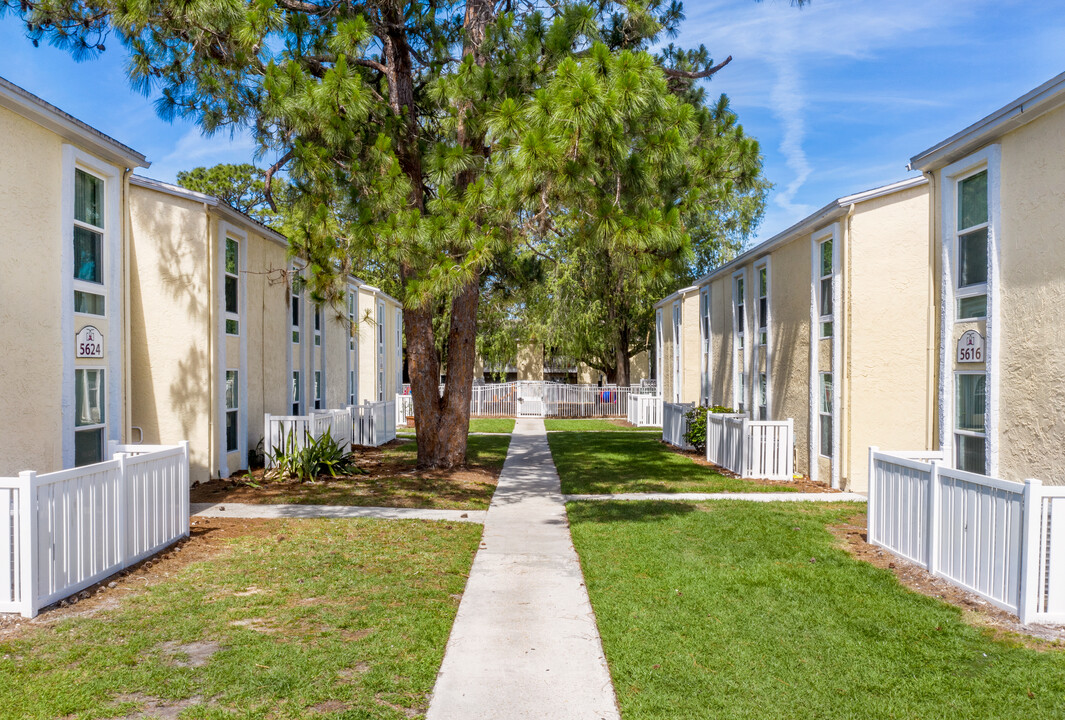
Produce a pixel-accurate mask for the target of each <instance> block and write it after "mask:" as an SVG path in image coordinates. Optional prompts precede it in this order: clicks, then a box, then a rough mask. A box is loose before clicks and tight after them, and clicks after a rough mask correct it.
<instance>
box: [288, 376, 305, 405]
mask: <svg viewBox="0 0 1065 720" xmlns="http://www.w3.org/2000/svg"><path fill="white" fill-rule="evenodd" d="M302 382H303V375H302V373H300V371H299V370H293V371H292V393H291V394H290V397H289V401H290V402H289V405H290V406H291V408H292V414H293V415H302V414H303V412H302V410H303V393H302V392H300V389H301V388H300V384H301V383H302Z"/></svg>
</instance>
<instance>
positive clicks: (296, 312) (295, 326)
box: [292, 292, 300, 343]
mask: <svg viewBox="0 0 1065 720" xmlns="http://www.w3.org/2000/svg"><path fill="white" fill-rule="evenodd" d="M299 341H300V296H299V295H297V294H296V293H295V292H293V293H292V342H294V343H298V342H299Z"/></svg>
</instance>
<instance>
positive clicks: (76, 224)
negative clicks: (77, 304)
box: [69, 159, 113, 318]
mask: <svg viewBox="0 0 1065 720" xmlns="http://www.w3.org/2000/svg"><path fill="white" fill-rule="evenodd" d="M78 171H81V172H83V173H85V174H86V175H89V176H91V177H94V178H96V179H97V180H99V181H101V182H102V183H103V193H102V194H101V198H100V204H101V205H102V207H101V209H100V211H101V214H102V215H103V218H104V224H103V225H92V224H90V223H87V222H84V221H82V220H78V219H77V218H76V217H74V211H73V210H72V211H71V215H70V223H71V226H70V233H69V236H70V238H69V242H70V247H71V252H73V248H74V230H75V228H82V229H84V230H88V231H89V232H93V233H97V234H98V235H99V236H100V257H99V258H98V260H99V273H100V281H99V282H93V281H91V280H81V279H80V278H78V277H75V276H74V275H73V272H74V271H75V269H76V267H77V258H76V257H75V258H74V268H72V274H71V279H72V282H73V287H74V292H76V293H78V292H80V293H86V294H89V295H97V296H100V297H102V298H103V299H104V311H103V314H99V313H90V312H83V311H78V310H75V311H74V314H75V315H76V316H79V317H94V318H99V317H107V316H108V315H109V308H110V301H111V298H109V297H108V292H107V286H108V279H109V277H108V275H109V273H108V270H109V268H108V260H110V255H111V253H112V249H111V248H110V247H109V245H110V243H109V242H108V240H109V235H110V226H109V224H108V223H109V221H112V218H111V207H110V205H111V203H110V202H108V199H109V197H110V191H111V183H112V182H113V181H112V180H111V179H110V178H109V176H108V174H107V173H104V172H100V171H98V170H96V169H94V168H91V167H88V166H87V165H86V163H85V162H84V159H79V160H77V161H75V164H74V167H73V169H72V170H71V175H72V177H71V207H72V208H73V206H74V205H75V204H76V203H75V201H74V196H73V193H74V187H75V186H76V183H75V182H74V177H73V176H76V175H77V173H78ZM70 302H71V305H73V304H74V296H73V295H71V298H70Z"/></svg>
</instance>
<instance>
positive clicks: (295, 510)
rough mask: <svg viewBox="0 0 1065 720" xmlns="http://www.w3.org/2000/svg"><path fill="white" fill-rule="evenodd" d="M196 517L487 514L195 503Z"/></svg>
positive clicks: (467, 518)
mask: <svg viewBox="0 0 1065 720" xmlns="http://www.w3.org/2000/svg"><path fill="white" fill-rule="evenodd" d="M189 509H190V511H191V513H192V514H193V515H198V516H200V517H212V518H221V517H228V518H267V519H272V518H380V519H382V520H447V521H449V522H471V523H483V522H484V518H485V516H486V515H487V514H488V512H487V511H486V510H428V509H426V510H423V509H421V508H386V507H348V506H344V505H255V504H251V503H191V504H190V506H189Z"/></svg>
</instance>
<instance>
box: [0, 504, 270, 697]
mask: <svg viewBox="0 0 1065 720" xmlns="http://www.w3.org/2000/svg"><path fill="white" fill-rule="evenodd" d="M280 522H283V521H278V520H245V519H236V518H234V519H229V518H224V519H217V518H214V519H212V518H199V517H196V518H193V519H192V522H191V525H192V527H191V535H190V537H188V538H185V539H183V540H180V541H178V542H177V543H175V544H173V545H171V546H170V547H168V548H166V549H165V550H163V551H162V552H160V553H158V554H156V555H153V556H152V557H150V558H148V559H146V560H143V561H142V562H140V563H138V564H136V565H134V566H132V567H129V568H127V569H125V570H122V571H120V572H118V573H116V574H114V575H112V576H110V577H108V578H104V579H103V580H101V581H100V582H98V583H97V584H95V585H93V586H91V587H89V588H86V589H85V590H82V591H81V592H79V593H78V594H77V595H75V596H74V597H72V598H69V599H67V600H64V601H61V602H59V603H56V604H54V605H50V606H48V607H46V608H43V609H42V610H41V612H40V614H39V615H38V616H37V617H35V618H32V619H27V618H23V617H20V616H18V615H14V614H0V640H6V639H11V638H15V637H17V636H18V635H20V634H21V633H22V632H24V631H26V630H28V629H32V628H36V627H40V626H48V625H53V624H55V623H57V622H61V621H63V620H69V619H72V618H79V617H91V616H93V615H96V614H97V613H100V612H104V611H107V610H113V609H115V608H117V607H118V606H119V604H120V603H121V602H122V600H123V598H126V597H128V596H130V595H131V594H133V593H139V592H143V591H144V589H145V588H146V587H148V586H150V585H154V584H156V583H159V582H163V581H165V580H167V579H169V578H171V577H173V576H174V575H176V574H177V573H178V572H179V571H181V570H182V569H183V568H184V567H185V566H186V565H189V564H190V563H194V562H199V561H201V560H206V559H209V558H212V557H215V556H217V555H218V554H220V553H221V552H223V551H224V549H225V548H226V546H227V543H228V541H229V540H230V539H232V538H235V537H241V536H245V535H256V536H270V535H273V534H276V531H277V528H278V525H279V523H280ZM135 717H136V716H135ZM145 717H152V716H151V715H147V716H145Z"/></svg>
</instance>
